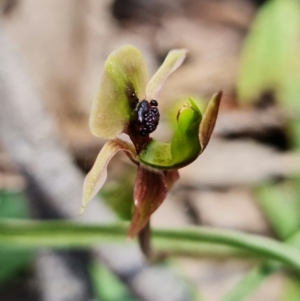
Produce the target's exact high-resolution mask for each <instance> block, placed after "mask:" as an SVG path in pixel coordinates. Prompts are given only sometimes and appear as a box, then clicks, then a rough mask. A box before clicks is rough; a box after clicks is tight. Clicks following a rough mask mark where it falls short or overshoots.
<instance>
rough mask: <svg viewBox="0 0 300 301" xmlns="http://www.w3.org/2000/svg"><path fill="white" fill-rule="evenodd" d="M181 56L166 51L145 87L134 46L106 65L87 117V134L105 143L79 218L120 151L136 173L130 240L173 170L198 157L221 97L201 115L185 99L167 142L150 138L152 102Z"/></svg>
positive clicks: (155, 115)
mask: <svg viewBox="0 0 300 301" xmlns="http://www.w3.org/2000/svg"><path fill="white" fill-rule="evenodd" d="M185 56H186V50H184V49H176V50H172V51H170V52H169V54H168V55H167V57H166V59H165V61H164V62H163V64H162V65H161V67H160V68H159V69H158V71H157V72H156V73H155V74H154V76H153V77H152V78H151V80H150V81H149V82H148V84H147V69H146V64H145V61H144V59H143V57H142V54H141V53H140V51H139V50H138V49H136V48H135V47H134V46H130V45H127V46H124V47H122V48H120V49H119V50H117V51H115V52H113V53H111V54H110V55H109V57H108V59H107V60H106V62H105V68H104V72H103V75H102V79H101V83H100V89H99V92H98V94H97V97H96V99H95V101H94V103H93V107H92V111H91V115H90V129H91V132H92V134H93V135H95V136H97V137H101V138H106V139H108V141H107V142H106V143H105V145H104V146H103V148H102V149H101V151H100V153H99V155H98V157H97V159H96V162H95V164H94V166H93V167H92V169H91V171H90V172H89V173H88V175H87V176H86V179H85V182H84V187H83V200H82V207H81V210H80V213H81V214H82V213H83V211H84V210H85V207H86V205H87V204H88V202H89V201H90V200H91V199H92V198H93V197H94V196H95V195H96V194H97V192H98V191H99V190H100V189H101V187H102V186H103V184H104V182H105V180H106V177H107V165H108V163H109V161H110V160H111V159H112V158H113V156H114V155H115V154H116V153H117V152H119V151H123V152H125V153H126V154H127V156H128V157H129V158H130V159H131V161H132V162H133V163H135V164H136V165H137V169H138V170H137V175H136V180H135V184H134V196H133V200H134V201H133V203H134V212H133V216H132V219H131V223H130V227H129V232H128V235H129V237H134V236H135V235H137V234H138V233H139V232H140V231H141V230H142V229H143V228H144V227H145V226H146V225H147V223H148V222H149V219H150V216H151V214H152V213H153V212H154V211H155V210H156V209H157V208H158V207H159V206H160V205H161V203H162V202H163V201H164V199H165V197H166V195H167V191H168V189H170V187H171V186H172V185H173V184H174V182H175V181H176V180H177V179H178V178H179V174H178V169H179V168H181V167H184V166H186V165H188V164H190V163H191V162H193V161H194V160H195V159H197V157H198V156H199V155H200V154H201V153H202V152H203V150H204V149H205V147H206V146H207V144H208V142H209V139H210V136H211V134H212V131H213V128H214V125H215V122H216V118H217V115H218V110H219V104H220V100H221V95H222V93H221V92H219V93H217V94H215V95H214V96H213V97H212V99H211V101H210V102H209V103H208V106H207V108H206V111H205V113H204V115H203V116H202V115H201V112H200V110H199V109H198V107H197V105H196V104H195V102H194V101H193V99H191V98H190V99H189V102H188V103H186V104H184V105H183V106H182V107H181V108H180V109H179V111H178V114H177V127H176V130H175V133H174V135H173V138H172V140H171V142H170V143H162V142H160V141H157V140H155V139H153V138H151V137H150V134H151V133H152V132H153V131H154V130H155V129H156V127H157V125H158V123H159V116H160V114H159V110H158V101H157V100H158V95H159V92H160V90H161V87H162V85H163V83H164V81H165V80H166V79H167V77H168V76H169V75H170V74H171V73H172V72H173V71H175V70H176V69H177V68H178V67H179V66H180V65H181V64H182V62H183V60H184V59H185ZM174 117H175V116H174ZM121 133H125V134H127V135H128V136H129V137H130V139H131V141H132V143H129V142H126V141H123V140H121V139H120V138H118V135H119V134H121Z"/></svg>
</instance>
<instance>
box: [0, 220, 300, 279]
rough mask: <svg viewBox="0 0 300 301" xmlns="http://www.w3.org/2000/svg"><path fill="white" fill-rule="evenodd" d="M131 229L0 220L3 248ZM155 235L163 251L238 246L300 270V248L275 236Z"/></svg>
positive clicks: (84, 240) (117, 236)
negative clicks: (277, 239) (209, 245)
mask: <svg viewBox="0 0 300 301" xmlns="http://www.w3.org/2000/svg"><path fill="white" fill-rule="evenodd" d="M127 229H128V224H127V223H122V224H106V225H89V224H76V223H74V222H73V223H71V222H65V221H47V222H36V221H0V247H3V248H4V247H8V246H9V247H19V248H37V247H52V248H71V247H72V248H74V247H77V248H78V247H81V248H82V247H89V246H93V245H96V244H101V243H108V242H116V241H123V242H125V241H126V233H127ZM152 235H153V237H152V243H153V247H154V248H155V250H157V251H159V252H166V253H167V254H170V253H176V252H177V255H178V254H180V252H181V253H183V254H187V253H188V252H190V253H191V252H194V254H197V252H198V253H200V250H201V249H200V248H201V246H202V245H203V244H204V245H205V244H207V243H210V244H211V245H212V248H211V250H212V252H213V248H215V247H218V246H227V247H228V246H229V247H234V248H235V249H236V250H244V251H247V252H251V253H252V254H255V256H257V257H259V258H262V257H264V258H268V259H270V260H272V259H273V260H277V261H279V262H281V263H284V264H286V265H287V266H290V267H292V268H293V269H294V270H296V271H298V272H299V273H300V251H299V250H298V249H297V248H295V247H293V246H289V245H287V244H285V243H282V242H278V241H276V240H274V239H270V238H266V237H262V236H258V235H253V234H246V233H241V232H237V231H229V230H220V229H212V228H206V227H185V228H181V229H172V230H171V229H154V230H153V232H152ZM299 235H300V234H299ZM174 250H175V251H176V252H174Z"/></svg>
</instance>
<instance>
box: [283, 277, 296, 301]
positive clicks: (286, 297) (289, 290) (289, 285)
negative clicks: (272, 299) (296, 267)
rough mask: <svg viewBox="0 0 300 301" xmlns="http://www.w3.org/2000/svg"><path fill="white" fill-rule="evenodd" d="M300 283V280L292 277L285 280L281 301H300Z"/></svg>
mask: <svg viewBox="0 0 300 301" xmlns="http://www.w3.org/2000/svg"><path fill="white" fill-rule="evenodd" d="M299 300H300V281H299V278H296V277H290V278H287V279H286V280H285V284H284V288H283V292H282V296H281V297H280V299H279V301H299Z"/></svg>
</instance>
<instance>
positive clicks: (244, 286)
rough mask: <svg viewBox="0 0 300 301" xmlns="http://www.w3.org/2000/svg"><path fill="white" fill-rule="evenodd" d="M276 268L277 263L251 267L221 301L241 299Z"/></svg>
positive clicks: (238, 300) (237, 300)
mask: <svg viewBox="0 0 300 301" xmlns="http://www.w3.org/2000/svg"><path fill="white" fill-rule="evenodd" d="M276 270H278V265H276V264H271V263H266V264H261V265H258V266H256V267H254V268H253V269H251V270H250V271H249V272H248V273H247V274H246V276H244V277H243V278H242V280H240V281H239V282H238V284H237V285H236V286H235V287H234V288H233V289H232V290H231V291H230V292H229V293H228V294H226V295H225V297H224V298H222V301H241V300H244V299H245V298H246V297H248V296H249V294H250V293H252V292H253V291H254V290H255V289H256V288H257V287H258V286H259V285H260V284H261V283H262V282H263V281H264V280H265V279H266V278H267V277H268V276H269V275H270V274H272V272H274V271H276Z"/></svg>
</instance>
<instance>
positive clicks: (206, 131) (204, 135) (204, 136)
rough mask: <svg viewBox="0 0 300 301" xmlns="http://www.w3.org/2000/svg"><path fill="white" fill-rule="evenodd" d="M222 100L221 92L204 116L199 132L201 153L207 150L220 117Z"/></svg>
mask: <svg viewBox="0 0 300 301" xmlns="http://www.w3.org/2000/svg"><path fill="white" fill-rule="evenodd" d="M221 98H222V92H221V91H220V92H218V93H216V94H215V95H213V97H212V99H211V100H210V101H209V103H208V105H207V108H206V110H205V112H204V114H203V118H202V122H201V124H200V131H199V140H200V144H201V153H202V152H203V151H204V149H205V148H206V146H207V144H208V142H209V139H210V136H211V134H212V132H213V130H214V127H215V124H216V120H217V117H218V112H219V107H220V102H221Z"/></svg>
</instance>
